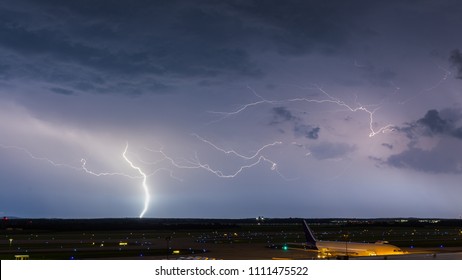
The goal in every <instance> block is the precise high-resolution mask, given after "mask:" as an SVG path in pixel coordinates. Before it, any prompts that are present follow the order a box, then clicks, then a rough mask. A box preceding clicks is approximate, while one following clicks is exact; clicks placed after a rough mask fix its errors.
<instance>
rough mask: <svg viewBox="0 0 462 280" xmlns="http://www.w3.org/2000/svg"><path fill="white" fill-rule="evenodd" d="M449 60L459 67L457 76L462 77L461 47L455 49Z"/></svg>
mask: <svg viewBox="0 0 462 280" xmlns="http://www.w3.org/2000/svg"><path fill="white" fill-rule="evenodd" d="M449 61H450V62H451V63H452V65H453V66H454V67H455V68H456V69H457V74H456V78H457V79H462V53H461V52H460V50H459V49H455V50H453V51H452V52H451V56H449Z"/></svg>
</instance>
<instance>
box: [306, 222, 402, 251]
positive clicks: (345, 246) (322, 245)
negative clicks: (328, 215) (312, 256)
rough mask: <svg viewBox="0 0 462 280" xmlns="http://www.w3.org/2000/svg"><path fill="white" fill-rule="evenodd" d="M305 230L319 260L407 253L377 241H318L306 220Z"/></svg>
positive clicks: (310, 245) (309, 243)
mask: <svg viewBox="0 0 462 280" xmlns="http://www.w3.org/2000/svg"><path fill="white" fill-rule="evenodd" d="M303 229H304V231H305V237H306V242H307V245H308V247H309V249H314V250H317V251H318V258H321V259H325V258H332V257H336V258H339V257H344V258H348V257H363V256H388V255H402V254H406V253H407V252H404V251H403V250H401V249H400V248H398V247H396V246H393V245H390V244H388V242H385V241H377V242H376V243H359V242H346V241H345V242H342V241H318V240H316V238H315V237H314V235H313V233H312V232H311V229H310V227H309V226H308V224H307V222H306V221H305V220H303Z"/></svg>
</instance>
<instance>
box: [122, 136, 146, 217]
mask: <svg viewBox="0 0 462 280" xmlns="http://www.w3.org/2000/svg"><path fill="white" fill-rule="evenodd" d="M127 150H128V143H127V145H126V146H125V150H124V152H123V153H122V156H123V158H124V159H125V160H126V161H127V162H128V164H129V165H130V166H131V167H132V168H133V169H135V170H136V171H138V173H140V175H141V176H142V177H143V183H142V186H143V190H144V208H143V211H141V214H140V218H143V216H144V214H145V213H146V211H147V210H148V207H149V201H150V200H151V196H150V194H149V188H148V185H147V176H146V174H145V173H144V172H143V170H141V168H139V167H138V166H135V165H134V164H133V162H131V161H130V160H129V159H128V157H127Z"/></svg>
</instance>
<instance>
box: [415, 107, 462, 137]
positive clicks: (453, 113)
mask: <svg viewBox="0 0 462 280" xmlns="http://www.w3.org/2000/svg"><path fill="white" fill-rule="evenodd" d="M441 115H443V117H442V116H441ZM460 120H462V114H461V113H460V110H457V109H444V110H442V112H441V113H440V112H438V111H437V110H429V111H428V112H427V113H426V114H425V116H424V117H423V118H421V119H420V120H418V121H417V125H420V126H421V127H423V128H424V133H425V134H426V135H430V136H433V135H438V134H441V135H447V136H451V137H455V138H459V139H462V135H461V131H462V126H460V127H457V126H458V125H459V124H458V123H459V121H460Z"/></svg>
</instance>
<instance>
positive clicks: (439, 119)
mask: <svg viewBox="0 0 462 280" xmlns="http://www.w3.org/2000/svg"><path fill="white" fill-rule="evenodd" d="M461 122H462V111H461V110H460V109H456V108H446V109H443V110H440V111H438V110H435V109H432V110H428V111H427V113H426V114H425V116H424V117H423V118H421V119H419V120H417V121H415V122H412V123H409V124H407V125H406V126H404V127H401V128H398V131H399V132H402V133H405V134H406V136H407V137H408V138H409V139H410V140H411V141H410V142H409V144H408V147H407V149H406V150H404V151H403V152H401V153H399V154H395V155H391V156H390V157H388V158H387V159H386V160H383V161H382V162H381V163H382V164H387V165H390V166H393V167H397V168H410V169H414V170H417V171H422V172H429V173H460V172H462V149H461V146H462V142H461V141H460V140H462V123H461ZM437 136H438V137H440V139H439V140H438V141H437V143H436V144H435V145H434V146H432V147H429V148H426V149H423V148H421V147H419V143H420V140H421V138H422V137H430V138H433V137H437Z"/></svg>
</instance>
